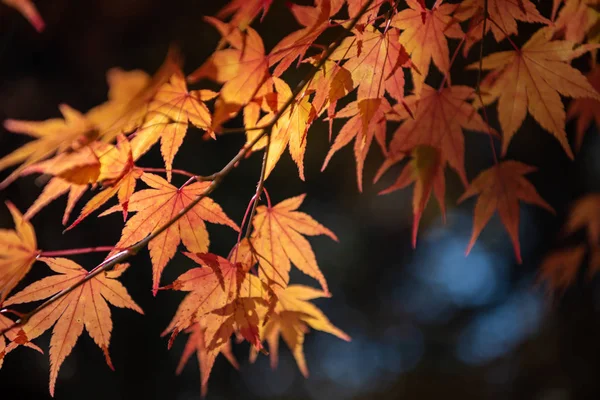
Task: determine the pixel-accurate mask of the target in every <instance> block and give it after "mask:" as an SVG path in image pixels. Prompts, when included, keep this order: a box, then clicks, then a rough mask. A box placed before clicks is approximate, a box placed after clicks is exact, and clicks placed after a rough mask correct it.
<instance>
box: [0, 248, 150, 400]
mask: <svg viewBox="0 0 600 400" xmlns="http://www.w3.org/2000/svg"><path fill="white" fill-rule="evenodd" d="M39 260H40V261H42V262H44V263H46V264H47V265H48V267H50V269H52V270H53V271H54V272H56V273H58V274H59V275H52V276H49V277H46V278H43V279H41V280H39V281H37V282H34V283H32V284H31V285H29V286H27V287H26V288H24V289H23V290H21V291H20V292H18V293H16V294H14V295H13V296H12V297H10V298H9V299H8V300H6V302H5V304H6V305H13V304H21V303H29V302H32V301H38V300H43V299H45V298H48V297H51V296H53V295H55V294H56V293H58V292H60V291H61V290H64V289H66V288H68V287H70V286H72V285H73V284H74V283H76V282H78V281H80V280H82V279H84V278H85V277H86V276H87V274H88V271H86V270H85V269H83V268H81V266H79V265H78V264H77V263H75V262H73V261H71V260H68V259H66V258H45V257H41V258H39ZM126 268H127V266H126V265H121V266H119V267H118V268H115V269H114V270H113V271H109V272H104V273H103V274H100V275H98V276H96V277H95V278H93V279H91V280H89V281H88V282H85V283H84V284H83V285H81V286H79V287H77V288H76V289H74V290H73V291H72V292H70V293H69V294H67V295H66V296H64V297H62V298H60V299H59V300H57V301H56V302H54V303H52V304H51V305H49V306H48V307H46V308H45V309H43V310H41V311H40V312H38V313H37V314H35V315H33V316H32V317H31V319H29V320H28V321H27V323H26V324H25V325H24V326H23V328H22V329H23V331H24V333H25V335H26V337H27V339H28V340H32V339H35V338H36V337H38V336H40V335H41V334H43V333H44V332H45V331H47V330H48V329H50V327H52V325H54V329H53V331H52V338H51V339H50V394H51V395H52V396H54V388H55V385H56V378H57V376H58V371H59V369H60V366H61V365H62V363H63V361H64V360H65V358H66V357H67V356H68V355H69V354H70V353H71V351H72V350H73V347H74V346H75V343H76V342H77V339H78V338H79V336H81V333H82V332H83V328H84V326H85V329H86V330H87V331H88V333H89V334H90V336H91V337H92V339H94V342H96V344H97V345H98V347H100V348H101V349H102V351H103V352H104V355H105V357H106V362H107V364H108V365H109V366H110V367H111V369H113V366H112V362H111V360H110V355H109V353H108V346H109V343H110V335H111V331H112V328H113V326H112V319H111V315H110V308H109V307H108V304H107V303H106V302H107V301H108V302H109V303H111V304H112V305H114V306H116V307H120V308H130V309H132V310H134V311H137V312H138V313H140V314H143V311H142V309H141V308H140V307H139V306H138V305H137V304H135V302H134V301H133V300H132V299H131V297H130V296H129V294H128V293H127V289H125V287H124V286H123V285H122V284H121V283H120V282H119V281H117V280H116V278H118V277H119V276H121V274H122V273H123V272H124V271H125V269H126Z"/></svg>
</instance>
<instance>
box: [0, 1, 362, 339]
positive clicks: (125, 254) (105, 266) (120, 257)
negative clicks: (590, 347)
mask: <svg viewBox="0 0 600 400" xmlns="http://www.w3.org/2000/svg"><path fill="white" fill-rule="evenodd" d="M371 3H373V0H368V1H367V2H366V3H365V4H364V5H363V7H362V8H361V10H360V11H359V12H358V14H357V15H356V16H355V17H354V18H353V19H352V21H351V22H350V24H348V26H347V27H346V29H345V30H344V32H343V33H342V34H341V35H340V36H339V37H338V38H337V39H336V41H335V42H334V43H333V44H332V45H331V46H329V48H328V49H327V50H326V51H325V52H324V54H323V56H322V57H321V59H320V60H319V62H318V63H317V64H316V65H315V66H314V68H313V70H312V71H310V73H309V74H308V75H307V76H306V78H305V79H303V80H302V81H301V82H300V83H299V84H298V85H297V86H296V88H295V89H294V91H293V92H292V95H291V96H290V97H289V98H288V99H287V100H286V102H285V103H284V104H283V106H282V107H281V108H280V109H279V110H278V111H277V113H276V114H275V115H274V116H273V119H272V120H271V121H270V122H269V123H268V124H267V125H266V126H265V129H264V130H263V131H262V132H261V133H260V134H258V135H257V136H256V137H255V138H254V139H253V140H252V141H251V142H250V143H248V144H246V145H244V146H243V147H242V148H241V149H240V150H239V151H238V153H237V154H236V155H235V156H234V157H233V158H232V159H231V160H230V161H229V162H228V163H227V164H226V165H225V166H224V167H223V168H221V170H220V171H218V172H216V173H214V174H212V175H209V176H204V177H203V176H194V177H193V178H192V179H196V180H198V181H209V180H210V181H212V182H211V184H210V185H209V186H208V187H207V188H206V189H205V190H204V192H202V193H200V194H199V195H198V196H196V198H195V199H194V200H192V201H191V202H190V203H189V204H188V205H187V206H185V207H184V208H182V209H181V210H180V211H179V212H178V213H177V214H176V215H175V216H174V217H173V218H171V219H170V220H169V221H167V222H166V223H165V224H164V225H162V226H160V227H159V228H158V229H156V230H155V231H154V232H152V233H151V234H150V235H148V236H146V238H144V239H142V240H140V241H139V242H138V243H136V244H134V245H132V246H130V247H128V248H127V249H125V250H122V251H120V252H118V253H117V254H115V255H113V256H112V257H110V258H108V259H106V260H104V261H103V262H102V263H100V264H99V265H98V266H96V267H95V268H94V269H92V270H91V271H89V272H88V274H87V275H86V276H85V277H84V278H83V279H82V280H80V281H78V282H77V283H75V284H73V285H72V286H70V287H68V288H66V289H64V290H62V291H60V292H58V293H57V294H55V295H54V296H52V297H50V298H49V299H47V300H46V301H45V302H43V303H42V304H40V305H38V306H37V307H36V308H34V309H33V310H31V311H30V312H28V313H27V314H24V315H23V316H22V317H21V318H19V319H18V320H16V321H15V322H14V323H13V324H12V325H10V326H8V327H6V328H3V329H2V330H1V331H0V335H4V334H5V333H7V332H8V331H10V330H12V329H15V328H18V327H20V326H23V325H24V324H26V323H27V321H29V320H30V319H31V317H33V316H34V315H35V314H37V313H38V312H40V311H42V310H43V309H45V308H46V307H48V306H49V305H51V304H52V303H54V302H56V301H57V300H59V299H61V298H63V297H64V296H66V295H67V294H69V293H71V292H72V291H73V290H75V289H77V288H78V287H79V286H81V285H83V284H84V283H86V282H88V281H89V280H91V279H93V278H95V277H96V276H98V275H99V274H101V273H102V272H104V271H107V270H109V269H111V268H113V267H114V266H115V265H117V264H120V263H123V262H124V261H125V260H127V259H128V258H130V257H131V256H134V255H136V254H137V253H138V252H139V251H140V250H142V249H143V248H145V247H146V246H147V245H148V243H150V241H151V240H153V239H155V238H156V237H158V236H159V235H160V234H161V233H163V232H164V231H166V230H167V229H169V228H170V227H171V226H172V225H173V224H174V223H175V222H177V221H179V219H180V218H181V217H183V216H184V215H185V214H187V213H188V212H189V211H190V210H191V209H192V208H194V207H195V206H196V205H197V204H198V203H199V202H200V201H201V200H202V199H204V198H205V197H207V196H208V195H210V194H211V193H212V192H213V191H214V190H215V189H216V188H217V187H218V186H219V185H220V184H221V182H222V181H223V180H224V179H225V177H226V176H227V175H229V173H230V172H231V171H232V170H233V169H234V168H235V166H236V165H237V163H238V162H239V161H241V160H242V159H243V158H244V157H245V156H246V154H248V152H250V150H251V149H252V147H254V145H256V143H258V141H259V140H260V139H262V138H263V136H265V135H270V134H271V131H272V130H273V127H274V126H275V125H276V124H277V121H279V119H280V118H281V117H282V116H283V114H284V113H285V112H286V111H287V109H288V108H289V107H290V106H291V105H292V104H293V103H294V102H295V101H296V97H298V95H299V94H300V93H302V91H303V90H304V89H305V86H306V85H307V83H308V82H310V80H311V79H312V78H313V77H314V76H315V74H316V73H317V72H318V71H319V70H320V69H321V67H323V65H325V62H326V61H327V60H328V59H329V57H330V56H331V54H333V52H334V51H335V50H336V49H337V48H338V47H339V46H340V44H341V43H342V41H343V39H344V38H345V37H346V34H347V33H348V32H350V31H351V30H352V28H354V26H355V25H356V23H357V22H358V21H359V19H360V18H361V17H362V16H363V15H364V14H365V12H366V11H367V10H368V9H369V7H370V5H371ZM267 151H268V147H267V149H266V150H265V152H267ZM265 159H266V157H265ZM263 175H264V172H263V173H262V174H261V176H263ZM261 181H262V182H263V184H264V178H262V179H261ZM259 186H262V185H260V182H259ZM261 191H262V188H261ZM257 192H258V188H257Z"/></svg>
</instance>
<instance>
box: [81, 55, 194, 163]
mask: <svg viewBox="0 0 600 400" xmlns="http://www.w3.org/2000/svg"><path fill="white" fill-rule="evenodd" d="M181 64H182V57H181V54H180V53H179V50H178V49H177V48H176V47H173V46H171V47H170V48H169V51H168V53H167V56H166V58H165V60H164V61H163V63H162V65H161V66H160V67H159V68H158V70H157V71H156V72H155V73H154V75H152V77H150V76H149V75H148V74H147V73H145V72H144V71H140V70H133V71H123V70H121V69H119V68H112V69H110V70H109V71H108V72H107V74H106V78H107V81H108V84H109V92H108V101H107V102H105V103H103V104H101V105H99V106H96V107H94V108H93V109H91V110H90V111H88V113H86V117H87V118H88V119H89V120H90V121H92V122H93V123H94V124H95V125H96V126H97V127H98V130H99V131H100V135H99V136H100V137H102V138H103V140H104V141H106V142H110V141H112V140H113V139H114V138H115V137H117V136H118V135H119V134H121V133H130V132H132V131H134V130H135V129H137V128H139V127H140V126H142V125H144V124H145V123H146V122H147V119H148V118H150V117H152V116H154V113H152V112H151V111H152V108H151V106H152V104H153V102H154V100H155V96H156V94H157V92H158V91H159V90H160V89H161V88H162V87H163V85H164V84H166V83H168V82H169V80H170V79H171V78H172V77H173V75H181V74H182V72H181ZM135 158H136V159H137V157H135Z"/></svg>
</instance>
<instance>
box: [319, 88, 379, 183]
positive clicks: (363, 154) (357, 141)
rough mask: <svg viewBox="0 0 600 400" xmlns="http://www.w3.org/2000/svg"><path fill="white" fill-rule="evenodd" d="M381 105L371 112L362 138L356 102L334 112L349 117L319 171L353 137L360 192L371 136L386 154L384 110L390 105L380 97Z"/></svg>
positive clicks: (361, 124)
mask: <svg viewBox="0 0 600 400" xmlns="http://www.w3.org/2000/svg"><path fill="white" fill-rule="evenodd" d="M381 102H382V106H380V107H378V109H377V111H376V112H375V113H374V114H373V116H372V118H371V120H370V121H369V125H368V127H367V128H368V129H367V130H366V137H364V140H363V139H361V138H360V137H361V135H362V132H363V129H362V128H363V118H362V116H361V115H360V110H359V107H358V102H352V103H350V104H348V105H347V106H346V107H344V108H343V109H342V110H340V111H339V112H337V113H336V114H335V118H347V117H351V118H350V119H349V120H348V121H347V122H346V123H345V124H344V126H343V127H342V128H341V129H340V131H339V133H338V135H337V136H336V137H335V141H334V142H333V144H332V145H331V148H330V149H329V152H328V153H327V156H326V157H325V161H324V162H323V166H322V167H321V171H324V170H325V168H327V165H328V164H329V161H330V160H331V157H333V155H334V154H335V153H337V152H338V151H339V150H340V149H341V148H343V147H344V146H346V145H347V144H348V143H350V141H351V140H352V139H354V158H355V159H356V180H357V184H358V190H359V191H361V192H362V188H363V183H362V181H363V169H364V165H365V159H366V158H367V153H368V152H369V148H370V147H371V143H372V142H373V138H375V140H376V141H377V143H378V144H379V147H380V148H381V151H382V153H383V154H387V149H386V144H385V140H386V128H387V127H386V119H385V115H384V110H390V109H391V106H390V105H389V103H388V101H387V100H386V99H385V98H382V99H381Z"/></svg>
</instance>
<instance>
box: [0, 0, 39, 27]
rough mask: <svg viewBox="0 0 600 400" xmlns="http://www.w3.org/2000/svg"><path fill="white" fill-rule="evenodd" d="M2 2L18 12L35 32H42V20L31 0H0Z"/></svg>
mask: <svg viewBox="0 0 600 400" xmlns="http://www.w3.org/2000/svg"><path fill="white" fill-rule="evenodd" d="M2 2H3V3H4V4H6V5H7V6H9V7H12V8H14V9H15V10H17V11H18V12H20V13H21V15H23V16H24V17H25V18H26V19H27V21H29V23H30V24H31V25H32V26H33V27H34V28H35V30H36V31H38V32H42V31H43V30H44V28H45V27H46V24H45V23H44V20H43V19H42V17H41V16H40V13H39V12H38V10H37V8H36V7H35V4H33V2H32V1H31V0H2Z"/></svg>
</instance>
